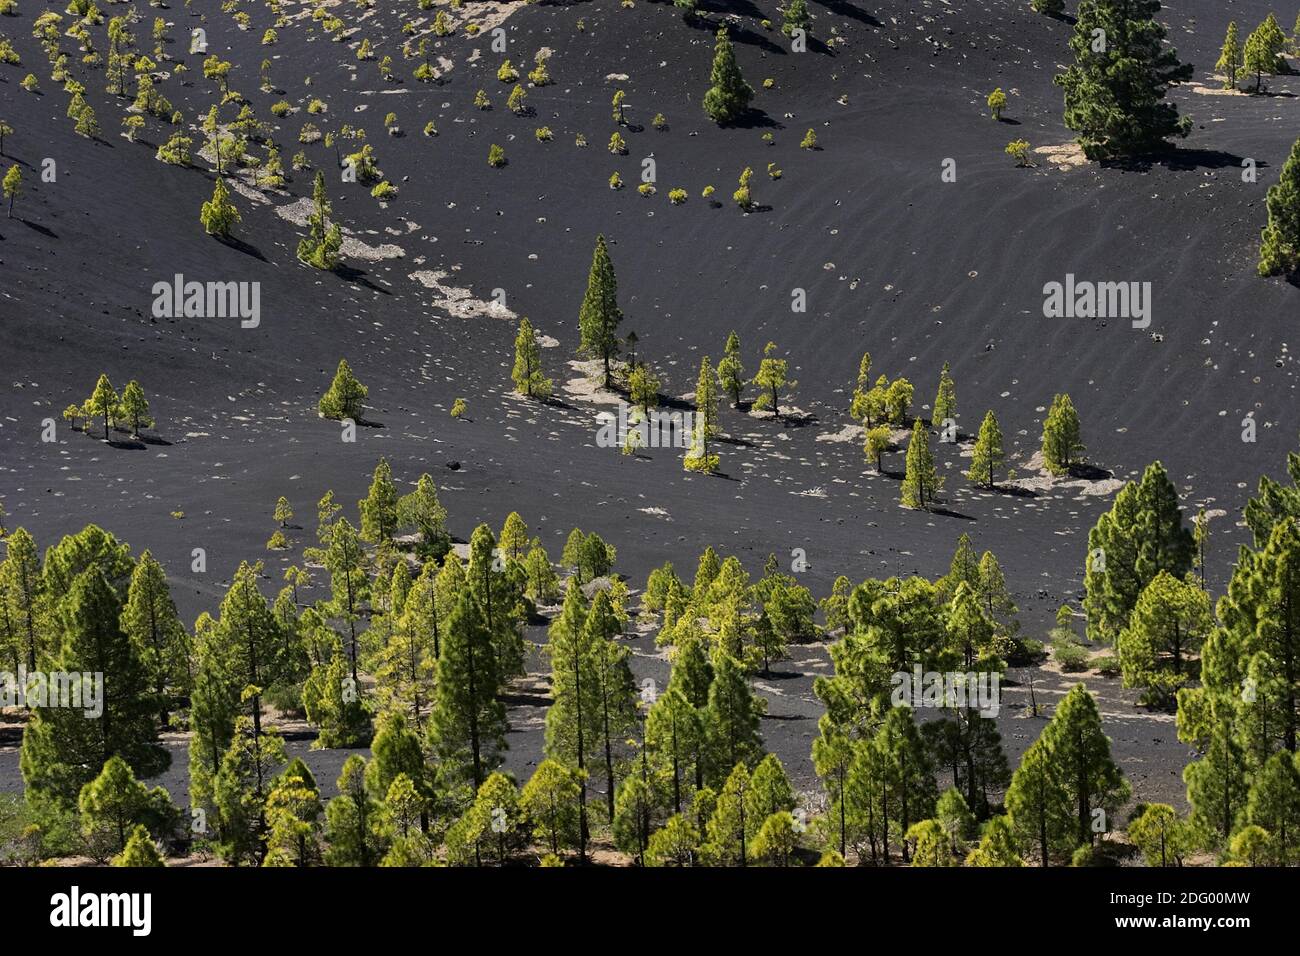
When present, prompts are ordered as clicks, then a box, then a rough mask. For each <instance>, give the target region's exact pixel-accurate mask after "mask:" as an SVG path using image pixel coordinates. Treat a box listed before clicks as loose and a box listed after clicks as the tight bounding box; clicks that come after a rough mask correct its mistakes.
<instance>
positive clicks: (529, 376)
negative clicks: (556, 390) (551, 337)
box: [510, 318, 551, 399]
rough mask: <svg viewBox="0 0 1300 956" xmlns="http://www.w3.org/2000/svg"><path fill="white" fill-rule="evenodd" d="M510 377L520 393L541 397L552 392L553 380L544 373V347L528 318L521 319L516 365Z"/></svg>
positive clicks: (516, 340) (516, 342)
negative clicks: (538, 342)
mask: <svg viewBox="0 0 1300 956" xmlns="http://www.w3.org/2000/svg"><path fill="white" fill-rule="evenodd" d="M510 378H511V380H512V381H513V382H514V383H515V391H516V392H518V393H519V394H520V395H526V396H528V397H529V398H538V399H541V398H546V397H547V396H548V395H550V394H551V380H550V379H549V378H546V377H545V376H544V375H542V349H541V346H539V345H538V344H537V333H536V332H534V331H533V326H532V323H531V322H529V321H528V319H527V318H522V319H520V320H519V334H518V335H516V336H515V365H514V368H513V369H511V372H510Z"/></svg>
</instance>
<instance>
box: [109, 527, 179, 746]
mask: <svg viewBox="0 0 1300 956" xmlns="http://www.w3.org/2000/svg"><path fill="white" fill-rule="evenodd" d="M122 630H123V631H124V632H125V633H126V635H127V637H129V638H130V639H131V640H132V641H133V642H134V643H135V645H136V647H137V648H139V652H140V656H141V660H142V662H143V663H144V666H145V669H146V670H147V671H148V672H149V675H150V678H151V682H152V688H153V693H154V696H155V699H156V700H157V702H158V705H159V710H158V726H159V728H160V729H164V730H165V729H166V728H167V721H168V711H169V708H168V706H167V696H166V695H167V688H168V687H174V688H176V689H177V690H178V691H180V692H182V693H184V692H186V691H187V690H188V688H189V675H190V662H189V636H188V635H187V634H186V633H185V626H184V625H183V624H181V621H180V617H179V616H178V615H177V613H176V604H175V603H174V602H173V601H172V597H171V593H170V591H169V590H168V588H167V575H166V572H164V571H163V569H162V565H160V564H159V563H158V562H157V561H156V560H155V559H154V556H153V555H152V554H151V553H150V552H148V551H145V552H143V553H142V554H141V555H140V561H139V563H138V564H137V565H136V566H135V571H134V573H133V574H132V575H131V586H130V589H129V590H128V591H127V599H126V606H125V607H123V608H122Z"/></svg>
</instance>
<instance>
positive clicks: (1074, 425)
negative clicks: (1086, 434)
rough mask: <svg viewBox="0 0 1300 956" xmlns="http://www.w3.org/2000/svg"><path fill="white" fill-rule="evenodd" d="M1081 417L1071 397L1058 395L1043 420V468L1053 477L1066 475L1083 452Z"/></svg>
mask: <svg viewBox="0 0 1300 956" xmlns="http://www.w3.org/2000/svg"><path fill="white" fill-rule="evenodd" d="M1079 436H1080V432H1079V415H1078V413H1077V412H1075V410H1074V403H1073V402H1071V401H1070V396H1069V395H1065V394H1058V395H1056V396H1055V397H1054V398H1053V399H1052V407H1051V408H1050V409H1049V410H1048V412H1047V418H1045V419H1044V420H1043V441H1042V451H1043V466H1044V467H1045V468H1046V469H1047V470H1048V471H1050V472H1051V473H1052V474H1053V475H1058V476H1059V475H1064V474H1066V473H1067V472H1069V470H1070V466H1071V465H1073V464H1074V463H1075V461H1076V459H1077V457H1078V455H1079V454H1080V453H1081V452H1082V451H1083V443H1082V442H1081V441H1080V440H1079Z"/></svg>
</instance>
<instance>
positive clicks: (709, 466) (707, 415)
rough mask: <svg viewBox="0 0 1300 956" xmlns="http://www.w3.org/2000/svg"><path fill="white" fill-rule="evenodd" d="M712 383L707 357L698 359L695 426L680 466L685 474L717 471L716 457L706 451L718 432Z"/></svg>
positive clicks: (715, 392) (709, 473)
mask: <svg viewBox="0 0 1300 956" xmlns="http://www.w3.org/2000/svg"><path fill="white" fill-rule="evenodd" d="M713 383H714V377H713V367H712V366H711V365H710V364H709V357H708V356H707V355H706V356H704V357H703V358H701V359H700V376H699V378H698V379H697V380H696V383H695V425H694V431H693V434H692V439H691V447H690V449H689V450H688V451H687V452H686V457H685V458H684V459H683V462H682V464H683V466H684V467H685V468H686V470H687V471H698V472H701V473H703V474H706V475H711V474H713V473H714V472H715V471H717V470H718V455H717V453H716V452H714V453H710V451H709V439H710V438H713V437H714V436H716V435H717V434H718V432H719V427H718V393H717V389H716V388H715V387H714V384H713Z"/></svg>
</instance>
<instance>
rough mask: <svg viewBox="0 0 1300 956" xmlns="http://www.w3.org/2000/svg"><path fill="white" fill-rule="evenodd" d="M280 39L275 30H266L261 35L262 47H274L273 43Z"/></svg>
mask: <svg viewBox="0 0 1300 956" xmlns="http://www.w3.org/2000/svg"><path fill="white" fill-rule="evenodd" d="M278 39H280V35H279V34H278V33H276V32H275V30H267V31H266V32H265V33H263V34H262V46H275V41H276V40H278Z"/></svg>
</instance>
